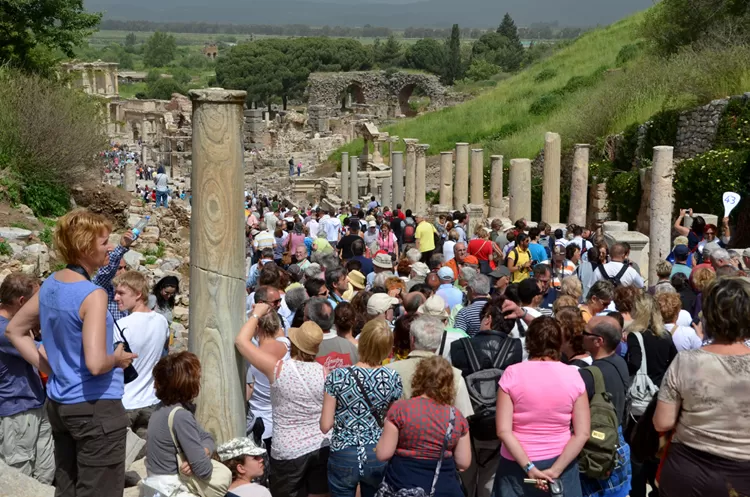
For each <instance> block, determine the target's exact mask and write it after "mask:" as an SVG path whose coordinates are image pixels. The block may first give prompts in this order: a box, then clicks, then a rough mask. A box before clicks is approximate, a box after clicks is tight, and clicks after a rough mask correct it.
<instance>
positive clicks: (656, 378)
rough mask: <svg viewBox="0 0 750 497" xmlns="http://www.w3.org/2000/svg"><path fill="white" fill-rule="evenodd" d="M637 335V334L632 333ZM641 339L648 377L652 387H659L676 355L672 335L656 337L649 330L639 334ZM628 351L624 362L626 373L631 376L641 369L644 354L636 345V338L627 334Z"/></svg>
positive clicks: (665, 334) (666, 334) (664, 334)
mask: <svg viewBox="0 0 750 497" xmlns="http://www.w3.org/2000/svg"><path fill="white" fill-rule="evenodd" d="M634 333H637V332H634ZM641 337H643V346H644V347H645V348H646V354H645V360H646V369H647V372H648V377H649V378H651V381H653V382H654V385H656V386H657V387H658V386H661V380H662V379H663V378H664V375H665V374H666V372H667V369H668V368H669V365H670V364H672V359H674V358H675V356H676V355H677V348H676V347H675V345H674V342H673V341H672V335H670V334H669V333H666V332H665V333H663V334H661V335H656V334H655V333H654V332H653V331H651V330H646V331H644V332H643V333H641ZM627 343H628V351H627V353H626V354H625V362H626V363H627V365H628V371H629V372H630V375H631V376H635V374H636V373H638V369H639V368H640V367H641V361H643V360H644V354H643V351H642V350H641V347H640V345H639V344H638V338H637V337H636V336H635V335H634V334H633V333H629V334H628V340H627Z"/></svg>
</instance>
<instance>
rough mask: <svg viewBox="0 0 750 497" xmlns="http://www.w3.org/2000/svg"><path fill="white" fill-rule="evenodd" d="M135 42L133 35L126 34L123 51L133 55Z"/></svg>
mask: <svg viewBox="0 0 750 497" xmlns="http://www.w3.org/2000/svg"><path fill="white" fill-rule="evenodd" d="M137 41H138V40H137V38H136V37H135V33H128V34H127V36H125V51H126V52H129V53H135V44H136V43H137Z"/></svg>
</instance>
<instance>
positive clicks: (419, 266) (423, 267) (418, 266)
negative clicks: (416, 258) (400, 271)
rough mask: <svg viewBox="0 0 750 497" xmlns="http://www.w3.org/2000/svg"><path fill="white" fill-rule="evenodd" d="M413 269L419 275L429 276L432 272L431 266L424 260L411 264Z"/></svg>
mask: <svg viewBox="0 0 750 497" xmlns="http://www.w3.org/2000/svg"><path fill="white" fill-rule="evenodd" d="M411 270H412V271H414V274H416V275H417V276H427V274H428V273H429V272H430V268H429V267H428V266H427V264H425V263H424V262H415V263H414V264H412V265H411Z"/></svg>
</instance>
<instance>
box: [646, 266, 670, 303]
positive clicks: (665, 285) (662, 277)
mask: <svg viewBox="0 0 750 497" xmlns="http://www.w3.org/2000/svg"><path fill="white" fill-rule="evenodd" d="M671 276H672V264H670V263H669V261H659V262H657V263H656V277H657V278H658V281H657V282H656V284H655V285H654V286H652V287H650V288H649V289H648V292H649V293H650V294H651V295H656V294H659V293H662V292H675V291H676V290H675V288H674V287H673V286H672V283H671V281H670V278H671Z"/></svg>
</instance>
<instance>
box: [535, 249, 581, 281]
mask: <svg viewBox="0 0 750 497" xmlns="http://www.w3.org/2000/svg"><path fill="white" fill-rule="evenodd" d="M567 252H568V250H567V249H566V248H564V247H561V246H560V245H555V246H553V247H552V258H551V259H548V260H546V261H542V262H541V263H542V264H544V265H546V266H549V267H550V270H551V272H552V274H551V280H550V286H552V288H555V289H557V290H559V289H560V286H562V281H563V279H565V278H567V277H568V276H572V275H574V274H575V272H576V264H575V262H574V261H572V260H570V259H568V258H567ZM570 252H571V253H572V255H573V257H574V258H575V257H577V256H578V254H580V253H581V250H580V249H579V248H578V246H577V245H571V250H570ZM534 274H536V272H535V273H534Z"/></svg>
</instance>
